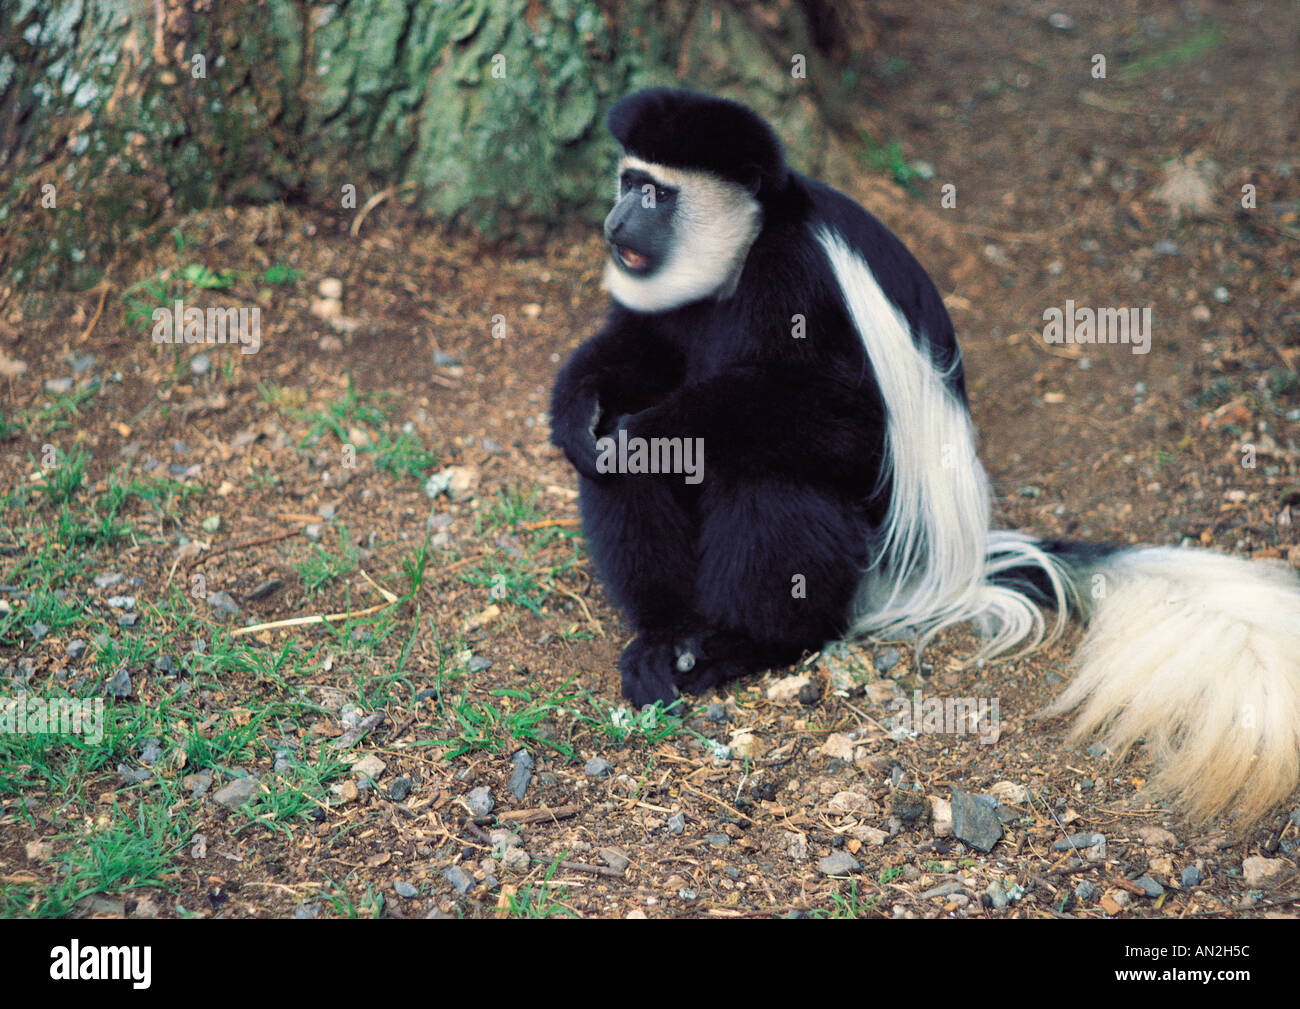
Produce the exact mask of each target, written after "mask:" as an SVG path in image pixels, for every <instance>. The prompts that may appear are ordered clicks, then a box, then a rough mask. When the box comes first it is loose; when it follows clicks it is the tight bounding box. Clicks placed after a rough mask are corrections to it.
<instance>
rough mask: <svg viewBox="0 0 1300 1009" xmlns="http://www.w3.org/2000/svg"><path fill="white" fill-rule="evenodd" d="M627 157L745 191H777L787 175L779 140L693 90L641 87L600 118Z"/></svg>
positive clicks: (753, 117)
mask: <svg viewBox="0 0 1300 1009" xmlns="http://www.w3.org/2000/svg"><path fill="white" fill-rule="evenodd" d="M605 123H606V125H607V126H608V127H609V132H610V133H612V134H613V135H614V139H616V140H617V141H618V142H619V143H620V144H622V145H623V149H624V150H625V151H627V152H628V153H629V154H632V155H635V156H636V157H638V158H641V159H642V160H643V161H652V162H654V163H656V164H660V165H667V166H669V167H672V168H688V169H696V170H699V171H705V172H711V173H712V174H714V175H717V176H720V177H721V178H724V179H726V180H727V181H728V182H734V183H736V184H737V185H741V186H745V187H746V188H748V189H750V190H751V191H754V192H758V193H760V194H761V193H762V191H763V190H769V191H770V190H772V189H779V188H781V185H782V184H783V183H784V182H785V178H786V175H787V173H788V170H787V169H786V166H785V155H784V154H783V153H782V150H781V141H780V140H779V139H777V136H776V134H775V133H773V132H772V128H771V127H770V126H768V125H767V123H765V122H764V121H763V120H762V119H761V118H760V117H759V115H758V114H757V113H756V112H754V111H753V110H752V109H749V108H746V107H745V106H744V105H741V104H740V103H739V102H733V101H730V100H728V99H726V98H715V97H714V96H713V95H706V94H701V93H700V92H698V91H683V90H678V89H675V88H646V89H645V90H644V91H637V92H635V93H634V94H630V95H628V96H627V97H626V98H624V99H622V100H620V101H619V102H618V103H617V104H616V105H615V106H614V107H613V108H612V109H610V110H609V115H608V116H607V117H606V119H605Z"/></svg>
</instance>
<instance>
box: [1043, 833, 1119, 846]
mask: <svg viewBox="0 0 1300 1009" xmlns="http://www.w3.org/2000/svg"><path fill="white" fill-rule="evenodd" d="M1105 843H1106V835H1105V834H1091V833H1088V832H1087V831H1084V832H1082V833H1079V834H1071V835H1070V836H1069V837H1063V838H1061V839H1060V840H1059V841H1057V842H1056V843H1054V844H1053V845H1052V850H1053V851H1073V850H1075V849H1078V850H1079V851H1083V850H1084V849H1086V848H1095V847H1096V846H1097V845H1099V844H1105Z"/></svg>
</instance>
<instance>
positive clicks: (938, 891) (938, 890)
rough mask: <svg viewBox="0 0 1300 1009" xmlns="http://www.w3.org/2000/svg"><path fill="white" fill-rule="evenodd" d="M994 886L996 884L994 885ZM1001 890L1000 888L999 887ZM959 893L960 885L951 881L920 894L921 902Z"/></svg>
mask: <svg viewBox="0 0 1300 1009" xmlns="http://www.w3.org/2000/svg"><path fill="white" fill-rule="evenodd" d="M994 885H995V886H996V885H997V884H994ZM999 889H1001V887H999ZM960 892H961V883H959V882H957V881H956V880H953V881H952V882H951V883H940V884H939V885H938V886H935V887H931V888H930V889H929V890H926V891H925V892H924V893H923V894H921V899H922V900H929V899H930V898H931V897H947V896H949V895H951V894H954V893H960Z"/></svg>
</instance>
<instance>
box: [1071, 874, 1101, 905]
mask: <svg viewBox="0 0 1300 1009" xmlns="http://www.w3.org/2000/svg"><path fill="white" fill-rule="evenodd" d="M1096 893H1097V888H1096V887H1095V886H1093V885H1092V884H1091V883H1089V882H1088V881H1087V880H1086V879H1085V880H1084V881H1083V882H1081V883H1080V884H1079V885H1078V886H1076V887H1075V888H1074V895H1075V896H1076V897H1078V898H1079V899H1080V900H1091V899H1092V898H1093V897H1094V896H1095V895H1096Z"/></svg>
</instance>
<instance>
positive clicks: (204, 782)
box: [181, 771, 212, 799]
mask: <svg viewBox="0 0 1300 1009" xmlns="http://www.w3.org/2000/svg"><path fill="white" fill-rule="evenodd" d="M211 787H212V775H211V774H210V773H209V772H207V771H200V772H199V773H198V774H187V775H185V777H183V778H181V788H184V789H186V790H187V791H189V792H191V793H192V794H193V795H194V798H196V799H197V798H199V796H201V795H203V794H204V793H206V792H207V790H208V789H209V788H211Z"/></svg>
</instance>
